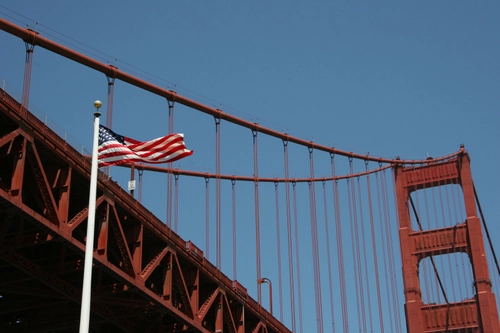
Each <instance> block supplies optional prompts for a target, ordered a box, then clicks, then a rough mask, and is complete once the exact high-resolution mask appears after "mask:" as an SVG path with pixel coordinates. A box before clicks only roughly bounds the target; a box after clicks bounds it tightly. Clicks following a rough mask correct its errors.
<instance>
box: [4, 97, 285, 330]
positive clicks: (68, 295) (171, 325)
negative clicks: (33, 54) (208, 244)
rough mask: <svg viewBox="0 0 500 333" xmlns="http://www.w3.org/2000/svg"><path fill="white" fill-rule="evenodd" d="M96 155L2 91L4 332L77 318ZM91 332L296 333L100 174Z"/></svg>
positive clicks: (71, 323) (68, 326)
mask: <svg viewBox="0 0 500 333" xmlns="http://www.w3.org/2000/svg"><path fill="white" fill-rule="evenodd" d="M89 176H90V164H89V162H88V161H87V160H86V159H85V158H84V157H83V156H82V155H81V154H79V153H78V152H76V151H75V150H74V149H73V148H72V147H70V146H68V145H67V143H66V142H65V141H64V140H63V139H61V138H60V137H58V136H57V135H55V134H54V133H53V132H52V131H51V130H50V129H48V128H47V127H46V126H45V125H44V124H43V123H42V122H40V121H39V120H38V119H37V118H35V117H34V116H33V115H31V114H30V113H29V112H28V111H27V110H25V109H23V108H22V107H21V106H20V105H19V103H17V102H16V101H15V100H13V99H12V98H11V97H10V96H9V95H7V94H6V93H5V92H3V91H0V295H1V298H0V331H1V332H4V331H8V332H47V331H50V332H66V331H67V332H74V331H76V329H77V327H78V326H79V317H80V300H81V292H82V291H81V286H82V280H83V262H84V251H85V236H86V230H87V216H88V197H89V178H90V177H89ZM97 198H98V199H97V211H96V229H95V233H96V239H95V243H94V266H93V282H92V305H91V323H90V329H91V331H92V332H181V331H182V332H214V331H217V332H232V333H242V332H253V333H258V332H289V330H288V329H287V328H286V327H284V326H283V324H281V323H280V322H279V321H278V320H276V319H275V318H273V317H272V316H271V315H270V314H269V313H268V312H267V311H265V310H264V309H262V308H261V307H260V306H259V305H258V304H257V303H256V302H255V301H254V300H253V299H251V298H250V297H248V295H247V293H246V289H245V288H244V287H242V286H241V285H240V284H239V283H238V282H237V281H231V280H230V279H229V278H227V277H226V276H225V275H223V274H222V273H221V272H220V271H218V270H217V269H216V268H215V267H214V266H213V265H212V264H211V263H210V262H208V261H207V260H205V259H204V257H203V252H202V251H200V250H199V249H198V248H197V247H196V246H195V245H194V244H192V243H190V242H185V241H184V240H182V239H181V238H180V237H179V236H177V235H176V234H174V233H173V232H171V231H170V230H169V229H167V228H166V227H165V225H164V224H163V223H162V222H161V221H159V220H158V219H157V218H156V217H155V216H153V215H152V213H151V212H149V211H147V210H146V209H145V208H144V207H143V206H142V205H140V204H139V203H138V202H137V201H135V200H134V199H133V198H132V197H130V196H129V195H128V194H127V193H126V192H125V191H124V190H122V189H121V188H120V187H119V186H118V185H117V184H115V183H114V182H113V181H111V180H110V179H108V177H107V176H105V175H104V174H100V176H99V181H98V193H97Z"/></svg>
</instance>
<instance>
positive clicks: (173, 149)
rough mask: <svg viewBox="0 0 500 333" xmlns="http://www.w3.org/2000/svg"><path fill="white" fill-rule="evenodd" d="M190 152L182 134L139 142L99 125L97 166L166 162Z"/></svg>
mask: <svg viewBox="0 0 500 333" xmlns="http://www.w3.org/2000/svg"><path fill="white" fill-rule="evenodd" d="M192 154H193V151H192V150H189V149H187V148H186V146H185V144H184V135H183V134H170V135H167V136H163V137H160V138H157V139H154V140H151V141H145V142H140V141H137V140H134V139H131V138H127V137H125V136H122V135H119V134H116V133H115V132H113V131H112V130H110V129H109V128H107V127H105V126H102V125H100V126H99V167H104V166H111V165H118V164H123V163H133V162H146V163H168V162H174V161H177V160H179V159H181V158H183V157H186V156H190V155H192Z"/></svg>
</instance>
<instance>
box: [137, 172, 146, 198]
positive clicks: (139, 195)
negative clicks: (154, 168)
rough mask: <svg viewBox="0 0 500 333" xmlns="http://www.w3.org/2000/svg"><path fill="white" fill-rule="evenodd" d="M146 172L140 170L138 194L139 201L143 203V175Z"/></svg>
mask: <svg viewBox="0 0 500 333" xmlns="http://www.w3.org/2000/svg"><path fill="white" fill-rule="evenodd" d="M143 173H144V170H139V192H138V193H137V200H138V201H139V202H141V203H142V174H143Z"/></svg>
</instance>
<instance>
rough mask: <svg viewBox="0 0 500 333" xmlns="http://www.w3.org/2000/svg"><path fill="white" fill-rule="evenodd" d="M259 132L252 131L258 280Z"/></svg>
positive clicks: (259, 266)
mask: <svg viewBox="0 0 500 333" xmlns="http://www.w3.org/2000/svg"><path fill="white" fill-rule="evenodd" d="M257 134H258V131H257V130H252V136H253V176H254V202H255V252H256V255H255V256H256V258H257V260H256V261H257V263H256V264H257V280H259V279H260V278H262V275H261V264H260V209H259V149H258V148H259V145H258V141H257V139H258V137H257ZM257 296H258V298H257V300H258V302H259V304H261V305H262V285H261V284H260V283H258V284H257Z"/></svg>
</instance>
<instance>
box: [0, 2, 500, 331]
mask: <svg viewBox="0 0 500 333" xmlns="http://www.w3.org/2000/svg"><path fill="white" fill-rule="evenodd" d="M0 17H2V18H4V19H7V20H9V21H11V22H13V23H15V24H17V25H20V26H23V27H26V26H27V25H29V27H30V28H32V29H38V30H39V31H40V32H41V34H42V35H43V36H45V37H48V38H51V39H54V40H56V41H57V42H59V43H61V44H63V45H66V46H68V47H70V48H73V49H77V50H78V51H80V52H83V53H85V54H87V55H89V56H91V57H93V58H96V59H97V60H100V61H103V62H108V63H110V64H113V65H115V66H117V67H118V68H120V69H121V70H123V71H125V72H128V73H130V74H133V75H138V76H140V77H142V78H146V79H147V80H154V83H157V84H158V85H161V86H164V87H167V88H169V89H172V90H175V91H177V92H178V93H179V94H182V95H184V96H186V97H189V98H192V99H194V100H196V101H198V102H201V103H204V104H207V105H209V106H214V107H217V108H220V109H222V110H223V111H224V112H227V113H231V114H233V115H235V116H238V117H241V118H244V119H246V120H249V121H252V122H258V123H259V124H261V125H263V126H267V127H270V128H272V129H275V130H277V131H282V132H287V133H290V134H292V135H295V136H298V137H300V138H302V139H305V140H311V141H314V142H317V143H320V144H323V145H327V146H335V147H336V148H339V149H342V150H346V151H353V152H356V153H360V154H367V153H368V152H369V154H370V155H374V156H381V157H387V158H393V157H396V156H400V157H401V158H403V159H425V158H426V157H427V156H433V157H438V156H442V155H447V154H449V153H452V152H454V151H456V150H458V149H459V146H460V144H464V145H465V148H466V149H467V150H468V151H469V153H470V156H471V159H472V171H473V177H474V181H475V185H476V188H477V191H478V194H479V197H480V199H481V204H482V206H483V210H484V212H485V214H486V220H487V222H488V224H489V226H490V228H491V230H490V231H491V233H492V235H493V237H494V239H495V240H496V242H497V243H498V241H500V237H499V235H500V227H499V226H498V221H499V217H500V214H499V213H498V211H497V207H498V206H497V202H498V198H499V196H500V190H499V188H500V176H498V171H499V170H500V154H499V153H500V149H499V148H498V143H499V142H500V135H499V131H498V126H499V124H500V114H499V111H500V93H499V89H500V61H499V60H500V19H499V18H500V3H499V2H498V1H492V0H485V1H475V2H472V1H462V0H457V1H441V0H437V1H436V0H434V1H412V2H401V1H383V2H381V1H377V2H374V1H370V2H369V1H353V2H351V1H317V0H316V1H307V2H306V1H301V2H300V1H261V0H258V1H246V2H241V1H240V2H236V1H224V0H222V1H178V0H177V1H173V0H163V1H156V0H154V1H130V0H126V1H117V0H110V1H97V0H87V1H78V2H76V1H64V0H59V1H56V0H47V1H37V0H4V1H2V4H0ZM36 22H38V26H37V24H36ZM0 43H1V45H2V46H1V48H0V78H1V79H4V80H5V82H6V85H7V86H8V88H9V89H7V90H8V91H9V90H10V91H12V92H13V94H14V95H15V93H14V92H15V91H17V92H18V96H20V92H21V91H22V82H23V70H24V52H25V46H24V43H23V42H22V41H21V40H19V39H18V38H17V37H14V36H11V35H9V34H7V33H5V32H3V31H0ZM33 61H34V62H33V76H32V90H31V95H30V102H31V103H32V104H33V105H34V106H35V107H36V109H38V110H40V111H41V114H46V115H48V118H49V119H50V121H52V122H54V123H57V124H58V126H60V127H61V128H63V129H64V130H67V131H68V132H69V135H71V136H72V137H73V138H74V139H75V141H77V142H80V143H81V144H82V145H85V146H86V147H88V148H87V149H88V150H90V146H91V132H90V131H91V130H92V116H91V113H92V111H93V110H92V103H93V101H94V100H95V99H100V100H102V101H103V102H105V101H106V93H107V81H106V78H105V77H104V75H103V74H101V73H95V72H93V71H91V70H90V69H87V68H85V67H83V66H81V65H76V64H74V63H72V62H71V61H69V60H67V59H64V58H61V57H60V56H57V55H54V54H51V53H50V52H49V51H46V50H43V49H41V48H35V52H34V58H33ZM18 96H17V97H18ZM167 109H168V108H167V103H166V101H165V100H162V99H161V98H158V97H156V96H152V95H151V94H149V93H146V92H142V91H139V90H138V89H136V88H132V87H130V86H128V85H127V84H125V83H122V82H117V83H116V88H115V100H114V113H113V129H115V130H116V131H117V132H118V133H120V134H124V135H128V136H131V137H133V138H135V139H139V140H147V139H152V138H154V137H157V136H161V135H163V134H165V133H166V128H167V117H166V114H167ZM185 109H186V108H185V107H179V110H180V111H177V109H176V117H178V118H176V123H175V130H176V131H179V132H183V133H185V135H186V143H187V145H188V147H190V148H192V149H194V150H195V155H193V157H192V158H190V159H189V160H186V161H183V162H182V163H181V164H179V167H182V168H186V169H190V170H196V171H203V172H204V171H207V172H214V171H215V161H214V158H213V152H212V151H206V150H205V149H204V143H205V142H204V141H205V138H209V139H206V140H208V141H210V143H213V142H214V141H213V137H214V134H213V132H214V130H213V129H214V122H213V119H211V117H208V116H206V115H202V114H199V113H197V112H195V111H192V110H186V112H184V110H185ZM104 119H105V118H103V121H104ZM223 125H224V124H223ZM226 128H227V131H225V130H226ZM222 133H223V134H222V135H223V138H222V140H223V144H222V145H223V151H222V157H223V159H222V170H223V172H224V173H227V174H239V175H252V173H253V162H252V161H253V160H252V146H251V133H250V131H249V130H241V129H237V128H236V129H235V128H234V126H233V127H231V126H227V127H223V132H222ZM224 135H225V136H224ZM243 137H245V140H246V141H244V142H246V143H240V141H243V140H242V138H243ZM275 141H276V140H275ZM275 141H274V143H273V144H274V145H275V146H279V145H281V142H278V143H276V142H275ZM263 142H265V143H264V144H261V146H260V147H259V149H260V151H259V153H260V154H261V155H260V161H263V162H262V163H263V164H264V165H265V164H266V159H268V157H269V156H270V157H269V160H271V159H272V156H273V152H274V151H273V150H272V149H271V148H270V147H268V146H266V143H267V141H263ZM234 145H241V149H236V151H234V150H233V151H232V152H231V153H227V154H225V153H224V149H225V148H228V149H229V148H230V147H232V146H234ZM278 148H279V147H278ZM243 158H245V160H244V161H246V162H241V163H237V161H240V160H242V161H243ZM300 161H301V162H299V163H298V164H300V163H302V164H303V167H297V168H295V169H292V171H291V172H292V176H294V177H307V176H308V175H309V170H308V163H309V162H308V159H307V153H306V152H304V153H303V156H302V157H301V158H300ZM270 163H271V164H273V163H275V164H276V163H277V164H279V165H282V163H283V157H282V155H279V156H277V157H276V159H275V160H274V162H270ZM280 163H281V164H280ZM280 170H281V169H280ZM322 170H323V169H319V170H318V171H317V176H320V175H321V174H322ZM325 170H328V169H327V168H326V169H325ZM113 172H115V171H112V175H114V174H113ZM266 172H268V174H266ZM278 172H282V170H281V171H274V169H272V165H271V166H270V167H269V168H266V167H265V166H264V167H263V168H262V169H261V173H260V175H261V176H269V177H274V176H278V174H277V173H278ZM327 175H328V173H326V174H325V176H327ZM163 179H164V178H163ZM162 182H163V181H162ZM151 186H154V184H152V185H151ZM153 189H154V187H150V188H147V187H145V189H144V191H145V205H146V207H148V208H149V209H151V210H152V211H153V212H155V213H156V214H157V215H158V216H159V217H160V218H162V219H164V218H165V208H164V206H162V205H161V203H158V202H155V201H154V199H155V196H154V191H153ZM212 190H213V189H212ZM162 191H163V190H162ZM197 191H198V192H202V194H203V191H204V187H203V186H200V188H199V189H198V190H197ZM271 198H272V197H271ZM147 199H148V200H147ZM270 200H271V199H270ZM148 201H149V202H150V203H151V206H148V205H147V204H146V202H148ZM249 201H250V202H253V197H251V198H249ZM200 205H201V206H202V207H201V208H200V209H204V206H203V205H204V201H203V200H202V199H200ZM212 209H213V208H212ZM264 209H265V208H264ZM212 212H213V210H212ZM271 214H274V212H273V211H271ZM282 214H284V213H282ZM271 216H272V215H271ZM180 217H181V218H180V224H182V223H183V221H182V217H183V215H182V213H180ZM202 222H203V223H204V221H202ZM203 223H201V224H200V225H201V226H203ZM189 231H191V230H189ZM181 236H182V237H183V238H184V239H197V242H198V243H201V245H200V248H204V246H205V245H204V230H203V232H200V235H193V234H192V233H190V232H188V231H186V234H182V233H181ZM266 246H267V245H264V248H265V250H266V251H269V252H271V253H272V251H273V248H267V247H266ZM273 246H274V245H273ZM397 248H398V247H396V249H397ZM497 251H499V250H498V249H497ZM212 255H213V253H212ZM228 266H229V268H228V270H227V272H226V273H227V274H228V275H230V274H229V272H231V264H229V265H228ZM398 267H399V266H398ZM252 274H253V273H252ZM252 279H253V278H252ZM252 279H249V280H247V281H250V282H247V285H248V288H249V290H250V291H254V290H255V289H254V288H255V287H254V286H250V285H249V284H251V283H252V282H251V281H252ZM311 293H312V291H311ZM254 297H255V294H254ZM313 304H314V303H310V305H309V306H310V307H311V310H310V311H311V312H313V310H312V308H313V307H314V305H313ZM311 320H312V321H311V325H314V318H312V319H311ZM286 323H287V325H288V322H286ZM339 327H340V326H339ZM327 331H328V330H327Z"/></svg>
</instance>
